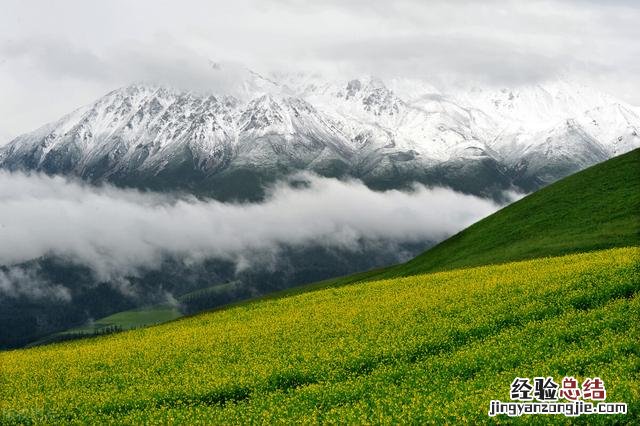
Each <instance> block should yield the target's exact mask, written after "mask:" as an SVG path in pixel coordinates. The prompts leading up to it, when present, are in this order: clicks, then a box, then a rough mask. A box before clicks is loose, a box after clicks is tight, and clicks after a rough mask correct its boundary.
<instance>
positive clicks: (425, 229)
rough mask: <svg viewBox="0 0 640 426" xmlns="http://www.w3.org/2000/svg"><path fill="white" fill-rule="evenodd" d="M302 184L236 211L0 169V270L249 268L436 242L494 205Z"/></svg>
mask: <svg viewBox="0 0 640 426" xmlns="http://www.w3.org/2000/svg"><path fill="white" fill-rule="evenodd" d="M303 178H304V181H305V182H306V185H303V186H302V187H301V186H297V187H293V186H291V185H289V184H287V183H281V184H279V185H277V186H276V187H274V188H273V189H272V191H271V193H270V195H269V197H268V198H267V199H266V200H265V201H264V202H262V203H254V204H233V203H222V202H219V201H215V200H199V199H196V198H194V197H188V196H184V197H181V196H173V195H167V194H159V193H148V192H140V191H137V190H127V189H118V188H115V187H113V186H101V187H95V186H90V185H87V184H84V183H81V182H78V181H72V180H68V179H65V178H62V177H50V176H46V175H38V174H33V175H25V174H21V173H9V172H0V266H3V267H4V268H5V271H7V270H9V269H7V268H12V267H13V268H15V266H16V265H20V264H23V263H25V262H29V261H32V260H36V259H40V258H42V257H45V256H57V257H60V258H62V259H66V260H69V261H71V262H74V263H77V264H80V265H84V266H87V267H89V268H91V269H92V270H93V271H94V273H95V274H96V277H97V278H98V279H100V280H114V279H115V280H117V278H118V277H123V276H126V275H131V274H134V275H135V274H136V271H138V270H139V269H140V268H145V269H147V270H148V269H150V268H151V269H153V268H155V267H159V265H160V264H161V262H162V259H163V258H165V257H166V256H172V257H176V258H179V259H183V260H184V261H185V262H198V261H200V260H203V259H210V258H220V259H228V260H232V261H235V262H237V264H238V265H239V266H246V264H247V262H249V263H250V262H251V253H256V252H261V251H262V252H269V251H270V250H277V248H278V247H279V246H281V245H287V246H289V247H296V246H306V245H312V244H314V245H320V246H324V247H336V248H340V249H348V250H358V249H359V247H360V245H361V243H362V242H363V241H376V242H385V241H388V242H415V241H425V240H430V241H436V240H441V239H443V238H445V237H447V236H448V235H451V234H452V233H455V232H456V231H458V230H460V229H462V228H464V227H465V226H467V225H469V224H471V223H473V222H474V221H476V220H478V219H480V218H482V217H484V216H486V215H488V214H490V213H492V212H493V211H495V210H496V209H497V208H498V207H499V206H498V205H496V204H495V203H494V202H492V201H490V200H486V199H482V198H478V197H475V196H471V195H464V194H460V193H457V192H454V191H452V190H450V189H444V188H432V189H430V188H426V187H424V186H416V187H414V189H413V191H410V192H402V191H397V190H392V191H386V192H376V191H372V190H370V189H369V188H367V187H366V186H365V185H364V184H362V183H361V182H359V181H348V182H345V181H340V180H337V179H328V178H321V177H317V176H312V175H304V176H303ZM15 271H16V270H15V269H14V272H15ZM18 272H19V271H18ZM11 277H13V278H15V277H19V278H20V277H22V278H24V277H25V276H24V274H23V275H20V274H18V273H17V272H15V273H14V274H13V275H11V274H8V273H4V275H2V276H1V277H0V282H1V283H2V284H1V285H0V292H3V291H4V292H5V293H6V292H8V291H10V290H12V291H15V285H16V284H15V282H16V280H15V279H14V280H13V281H12V282H13V284H11V283H10V281H11ZM19 281H21V282H23V281H25V280H23V279H21V280H19ZM27 281H28V280H27ZM33 288H34V289H35V290H34V291H35V292H38V291H39V292H41V293H42V292H43V291H44V290H43V288H41V287H38V286H36V287H33ZM42 294H44V293H42ZM63 296H64V295H62V296H61V297H63Z"/></svg>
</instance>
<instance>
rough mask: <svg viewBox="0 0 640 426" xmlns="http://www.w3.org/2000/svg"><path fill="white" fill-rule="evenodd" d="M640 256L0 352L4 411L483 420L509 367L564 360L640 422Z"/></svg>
mask: <svg viewBox="0 0 640 426" xmlns="http://www.w3.org/2000/svg"><path fill="white" fill-rule="evenodd" d="M639 259H640V249H639V248H623V249H613V250H604V251H599V252H593V253H586V254H578V255H571V256H564V257H557V258H547V259H537V260H533V261H526V262H516V263H510V264H505V265H499V266H486V267H479V268H471V269H464V270H456V271H451V272H441V273H434V274H425V275H418V276H413V277H408V278H401V279H394V280H385V281H377V282H370V283H363V284H354V285H350V286H345V287H339V288H328V289H323V290H317V291H311V292H308V293H303V294H299V295H294V296H290V297H286V298H281V299H271V300H262V301H256V302H250V303H247V304H244V305H240V306H236V307H233V308H229V309H226V310H222V311H217V312H211V313H206V314H202V315H198V316H194V317H190V318H185V319H181V320H178V321H174V322H172V323H168V324H164V325H160V326H155V327H150V328H146V329H139V330H134V331H129V332H123V333H118V334H114V335H110V336H106V337H100V338H93V339H88V340H81V341H73V342H67V343H61V344H55V345H50V346H43V347H37V348H32V349H25V350H15V351H8V352H0V423H3V424H14V423H15V424H30V423H36V424H39V423H60V422H72V423H140V422H151V423H174V422H175V423H184V424H195V423H220V424H229V423H234V424H235V423H237V424H244V423H248V422H250V423H269V424H271V423H274V422H303V423H315V422H335V423H342V422H350V423H359V424H360V423H397V422H401V423H416V424H419V423H424V422H435V423H443V422H449V423H460V422H472V423H477V422H488V421H490V420H491V419H490V418H489V417H488V416H487V411H488V408H489V402H490V401H491V400H492V399H501V400H505V401H506V400H509V384H510V383H511V381H512V380H513V379H514V377H516V376H520V377H534V376H553V377H556V378H558V377H562V376H564V375H571V376H575V377H576V378H579V379H582V378H584V377H592V376H599V377H602V378H603V380H604V381H605V383H606V385H607V395H608V397H607V400H608V401H612V402H617V401H621V402H626V403H628V406H629V413H628V414H627V415H625V416H616V417H615V418H613V417H607V416H592V417H589V418H579V419H577V421H578V422H580V421H589V423H592V422H611V421H614V420H615V421H618V422H629V423H635V422H638V421H640V346H639V345H640V294H639V291H640V260H639ZM499 419H500V420H502V421H509V420H510V419H509V418H508V417H501V418H499ZM528 420H529V421H534V422H540V423H542V422H547V421H549V420H555V421H559V422H566V421H567V419H566V418H565V417H563V416H560V417H554V418H550V417H548V416H535V417H530V418H529V419H528Z"/></svg>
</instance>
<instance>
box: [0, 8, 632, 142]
mask: <svg viewBox="0 0 640 426" xmlns="http://www.w3.org/2000/svg"><path fill="white" fill-rule="evenodd" d="M639 22H640V2H637V1H633V0H626V1H623V0H618V1H616V0H613V1H596V0H574V1H531V0H530V1H482V2H480V1H473V0H458V1H456V0H448V1H445V0H443V1H426V0H404V1H396V2H391V1H388V0H329V1H322V0H315V1H309V2H307V1H298V0H233V1H188V0H181V1H172V2H169V1H159V0H148V1H115V0H111V1H100V2H98V1H86V0H77V1H64V0H60V1H56V2H52V1H47V0H42V1H25V0H4V1H3V2H2V4H1V5H0V117H1V118H0V144H3V143H5V142H7V141H8V140H9V139H10V138H11V137H14V136H17V135H18V134H20V133H23V132H26V131H29V130H32V129H34V128H35V127H38V126H39V125H41V124H44V123H45V122H48V121H52V120H55V119H57V118H59V117H60V116H61V115H63V114H65V113H67V112H69V111H71V110H73V109H75V108H77V107H78V106H81V105H83V104H86V103H89V102H91V101H92V100H94V99H96V98H98V97H99V96H101V95H102V94H104V93H105V92H107V91H109V90H112V89H114V88H116V87H119V86H122V85H125V84H128V83H130V82H132V81H140V80H147V81H157V82H161V83H162V82H163V83H169V84H173V85H176V86H185V87H190V86H191V87H196V88H197V87H206V86H207V85H208V84H210V83H209V81H208V79H209V78H211V76H210V71H211V70H210V68H209V63H208V61H209V60H213V61H223V62H235V63H242V64H246V65H247V66H249V67H253V68H255V69H257V70H259V71H262V72H265V71H268V70H274V69H279V70H289V69H302V70H320V71H323V72H328V71H332V72H339V73H345V74H351V75H353V74H362V73H366V74H374V75H377V76H380V77H382V78H385V77H390V76H408V77H421V78H427V79H431V78H436V77H437V76H442V75H447V76H454V77H455V78H457V79H461V80H474V81H480V82H485V83H487V84H493V85H500V86H508V85H517V84H522V83H531V82H536V81H540V80H544V79H548V78H554V77H556V76H558V75H562V76H565V77H566V76H568V77H570V78H575V79H578V80H580V81H582V82H586V83H588V84H592V85H594V86H596V87H598V88H600V89H602V90H605V91H607V92H610V93H612V94H614V95H616V96H619V97H620V98H622V99H624V100H626V101H628V102H631V103H634V104H640V42H639V41H638V40H640V24H639ZM211 84H212V83H211Z"/></svg>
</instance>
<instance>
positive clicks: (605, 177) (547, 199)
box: [392, 149, 640, 275]
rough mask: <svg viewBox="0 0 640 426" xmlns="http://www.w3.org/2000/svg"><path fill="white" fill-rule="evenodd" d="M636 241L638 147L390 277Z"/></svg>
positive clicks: (639, 230) (639, 232) (639, 222)
mask: <svg viewBox="0 0 640 426" xmlns="http://www.w3.org/2000/svg"><path fill="white" fill-rule="evenodd" d="M639 242H640V149H636V150H635V151H632V152H630V153H627V154H624V155H621V156H619V157H616V158H613V159H611V160H608V161H605V162H604V163H601V164H598V165H595V166H593V167H590V168H588V169H586V170H583V171H582V172H579V173H576V174H574V175H572V176H569V177H567V178H565V179H562V180H560V181H558V182H556V183H554V184H552V185H550V186H548V187H546V188H543V189H541V190H539V191H537V192H535V193H533V194H531V195H529V196H527V197H525V198H523V199H522V200H520V201H518V202H515V203H513V204H511V205H509V206H507V207H506V208H504V209H502V210H500V211H498V212H496V213H495V214H493V215H491V216H489V217H487V218H485V219H484V220H481V221H479V222H477V223H475V224H474V225H472V226H470V227H469V228H467V229H465V230H463V231H462V232H460V233H459V234H457V235H455V236H453V237H451V238H449V239H448V240H446V241H444V242H443V243H441V244H439V245H437V246H436V247H434V248H432V249H430V250H429V251H427V252H425V253H424V254H422V255H420V256H418V257H416V258H415V259H413V260H411V261H409V262H407V263H406V264H404V265H402V266H401V267H399V268H397V269H396V270H394V271H393V272H392V274H394V275H396V274H397V275H410V274H415V273H422V272H430V271H440V270H446V269H453V268H460V267H468V266H477V265H487V264H494V263H503V262H510V261H514V260H522V259H533V258H537V257H543V256H557V255H562V254H568V253H577V252H587V251H591V250H600V249H605V248H611V247H625V246H631V245H637V244H638V243H639Z"/></svg>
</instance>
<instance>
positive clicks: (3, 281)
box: [0, 266, 71, 301]
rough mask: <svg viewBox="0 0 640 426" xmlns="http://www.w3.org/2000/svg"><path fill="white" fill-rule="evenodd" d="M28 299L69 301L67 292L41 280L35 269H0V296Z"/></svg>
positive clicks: (56, 285) (69, 294)
mask: <svg viewBox="0 0 640 426" xmlns="http://www.w3.org/2000/svg"><path fill="white" fill-rule="evenodd" d="M2 295H7V296H12V297H21V296H22V297H27V298H29V299H49V300H55V301H69V300H71V293H70V292H69V290H68V289H67V288H66V287H64V286H61V285H59V284H52V283H51V282H49V281H48V280H46V279H44V278H42V277H41V276H40V274H39V273H38V270H37V269H35V268H22V267H19V266H16V267H9V268H7V267H0V296H2Z"/></svg>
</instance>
